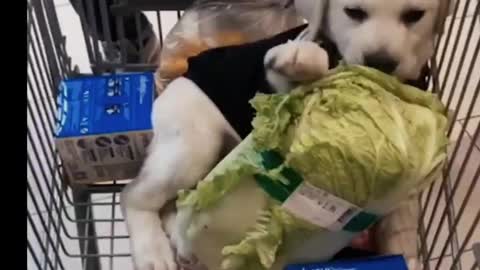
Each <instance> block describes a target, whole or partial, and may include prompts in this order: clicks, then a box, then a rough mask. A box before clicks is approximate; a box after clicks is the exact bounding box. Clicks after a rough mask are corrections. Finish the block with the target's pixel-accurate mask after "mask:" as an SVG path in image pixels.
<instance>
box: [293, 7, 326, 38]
mask: <svg viewBox="0 0 480 270" xmlns="http://www.w3.org/2000/svg"><path fill="white" fill-rule="evenodd" d="M327 4H328V0H295V8H296V10H297V12H298V13H299V14H300V15H301V16H302V17H303V18H304V19H306V20H307V21H308V24H309V26H308V30H307V32H306V33H305V35H302V39H305V40H314V39H315V38H316V37H317V36H318V34H319V33H320V30H321V29H322V24H323V20H324V17H325V13H326V11H327Z"/></svg>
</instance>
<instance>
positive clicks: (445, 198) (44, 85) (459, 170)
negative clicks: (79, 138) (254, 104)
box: [27, 0, 480, 270]
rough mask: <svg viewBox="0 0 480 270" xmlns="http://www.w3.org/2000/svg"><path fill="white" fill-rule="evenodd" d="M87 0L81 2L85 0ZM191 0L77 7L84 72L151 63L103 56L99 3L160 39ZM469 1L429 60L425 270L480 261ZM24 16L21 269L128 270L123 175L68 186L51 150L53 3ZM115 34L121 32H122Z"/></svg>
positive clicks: (62, 53)
mask: <svg viewBox="0 0 480 270" xmlns="http://www.w3.org/2000/svg"><path fill="white" fill-rule="evenodd" d="M92 2H94V1H85V3H87V5H91V3H92ZM191 2H192V1H191V0H118V1H115V5H113V6H107V2H106V0H100V1H99V3H100V6H101V9H100V13H101V14H100V16H101V17H102V18H101V19H100V20H95V18H93V17H94V16H95V14H92V13H91V12H89V11H91V7H90V8H89V7H86V9H85V10H86V11H87V12H86V13H83V14H79V16H80V17H81V21H82V25H83V26H84V28H83V29H84V31H83V33H76V34H77V35H81V36H82V38H83V41H84V43H83V44H76V45H78V46H84V47H85V48H86V50H87V53H88V57H89V62H90V67H91V73H95V74H102V73H109V72H116V71H118V70H154V69H155V65H140V64H137V63H131V62H129V61H128V59H126V58H125V55H124V54H123V53H121V57H120V58H119V59H116V60H112V59H110V58H108V57H106V55H108V48H109V47H111V46H112V44H111V43H109V41H108V38H107V43H106V46H103V47H102V46H101V45H102V44H100V43H99V42H98V39H96V33H95V32H92V31H87V30H86V27H85V23H87V22H88V20H91V21H90V22H99V23H101V24H102V27H103V30H104V32H105V33H108V32H109V31H110V30H109V25H108V23H107V22H106V20H105V19H104V18H103V15H105V14H106V12H107V10H110V11H111V12H112V13H113V14H115V21H116V23H120V24H121V22H122V20H123V16H124V14H125V12H128V11H131V10H148V11H152V12H154V15H155V16H154V17H156V20H153V21H152V23H153V24H154V25H155V26H156V32H157V35H158V36H160V37H163V36H164V35H165V31H166V30H168V29H163V28H162V16H163V14H164V12H166V11H169V12H171V11H174V12H177V16H178V17H180V16H181V10H183V9H185V8H186V7H187V6H188V5H189V4H190V3H191ZM89 3H90V4H89ZM479 3H480V1H478V0H458V1H457V3H456V6H455V11H454V14H453V15H452V16H451V17H449V18H448V20H447V23H446V25H445V32H444V35H443V37H442V39H441V40H440V42H439V43H438V45H437V50H436V55H435V57H434V58H433V59H432V61H431V66H432V70H433V73H432V74H431V76H430V85H431V87H430V89H431V91H433V92H436V93H438V94H439V95H440V96H441V97H442V100H443V101H444V102H445V104H447V105H448V107H449V108H450V110H451V111H452V120H453V121H452V126H451V128H450V137H451V140H452V145H451V147H450V155H449V160H448V162H447V164H446V166H445V169H444V174H443V176H444V177H443V181H439V182H437V183H435V184H434V185H433V186H431V187H430V188H429V189H427V190H426V191H425V192H424V193H423V194H422V196H421V199H420V201H421V205H422V210H421V218H420V220H419V224H420V226H419V228H420V229H419V234H418V245H419V248H420V251H421V254H420V260H421V261H422V262H423V265H424V267H425V269H455V270H462V269H464V270H470V269H478V266H479V263H480V244H479V242H480V226H479V220H480V186H479V185H478V182H479V181H478V180H479V179H480V135H479V133H480V125H479V122H480V98H479V93H480V72H479V70H480V57H479V52H480V8H479ZM80 13H81V12H80ZM97 15H98V14H97ZM27 17H28V19H27V20H28V28H27V31H28V32H27V33H28V34H27V35H28V38H27V42H28V62H27V65H28V78H27V96H28V103H27V113H28V116H27V125H28V133H27V151H28V155H27V200H28V211H27V223H28V231H27V234H28V241H27V256H28V261H27V265H28V269H32V270H33V269H61V270H76V269H86V270H97V269H104V270H105V269H116V270H117V269H133V267H132V265H131V258H130V254H129V246H128V234H127V232H126V229H125V225H124V223H123V218H122V216H121V212H120V209H119V196H118V194H119V192H120V191H121V189H122V187H123V186H124V184H125V182H120V181H113V182H111V183H103V184H90V185H71V184H69V183H68V181H67V179H66V177H65V174H64V172H63V167H62V162H61V160H60V159H59V156H58V153H57V151H56V149H55V145H54V141H53V136H52V134H53V130H54V126H55V99H54V97H55V95H56V89H57V86H58V84H59V82H60V81H61V80H62V79H65V78H72V77H76V76H82V75H83V74H81V73H80V70H79V69H78V68H77V67H76V66H75V64H76V63H72V60H71V58H70V57H69V55H68V53H67V50H66V45H67V43H68V42H69V39H68V38H65V36H64V34H65V33H62V31H61V25H60V23H61V22H60V21H59V20H58V16H57V13H56V6H55V2H54V1H53V0H28V8H27ZM136 21H137V22H138V20H136ZM120 28H121V27H120ZM137 28H138V27H137ZM68 34H69V35H70V34H72V33H68ZM118 34H119V35H120V37H122V29H120V30H118ZM107 36H108V35H107ZM110 42H111V40H110ZM103 45H105V44H103ZM104 48H106V49H104Z"/></svg>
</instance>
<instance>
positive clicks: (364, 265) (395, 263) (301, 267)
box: [284, 256, 408, 270]
mask: <svg viewBox="0 0 480 270" xmlns="http://www.w3.org/2000/svg"><path fill="white" fill-rule="evenodd" d="M386 269H388V270H408V267H407V264H406V262H405V259H404V258H403V256H381V257H371V258H362V259H352V260H344V261H342V260H339V261H332V262H324V263H306V264H292V265H289V266H287V267H285V268H284V270H386Z"/></svg>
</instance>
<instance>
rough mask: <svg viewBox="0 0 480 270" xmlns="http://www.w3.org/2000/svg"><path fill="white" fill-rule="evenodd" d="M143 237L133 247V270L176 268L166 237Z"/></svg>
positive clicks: (169, 269) (171, 269) (167, 269)
mask: <svg viewBox="0 0 480 270" xmlns="http://www.w3.org/2000/svg"><path fill="white" fill-rule="evenodd" d="M155 238H157V237H154V239H145V240H141V241H137V242H136V244H137V247H134V252H135V254H134V258H135V270H177V264H176V262H175V257H174V255H173V252H172V249H171V247H170V244H169V242H168V240H167V239H155Z"/></svg>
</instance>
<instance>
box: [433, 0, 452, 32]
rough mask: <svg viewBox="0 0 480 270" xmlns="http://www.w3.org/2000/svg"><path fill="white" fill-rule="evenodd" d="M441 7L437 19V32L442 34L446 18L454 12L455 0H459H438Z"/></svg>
mask: <svg viewBox="0 0 480 270" xmlns="http://www.w3.org/2000/svg"><path fill="white" fill-rule="evenodd" d="M438 1H439V7H438V13H437V18H436V21H435V33H436V34H442V33H443V27H444V25H445V20H446V19H447V17H448V15H450V14H452V12H453V9H454V7H455V1H457V0H438Z"/></svg>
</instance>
